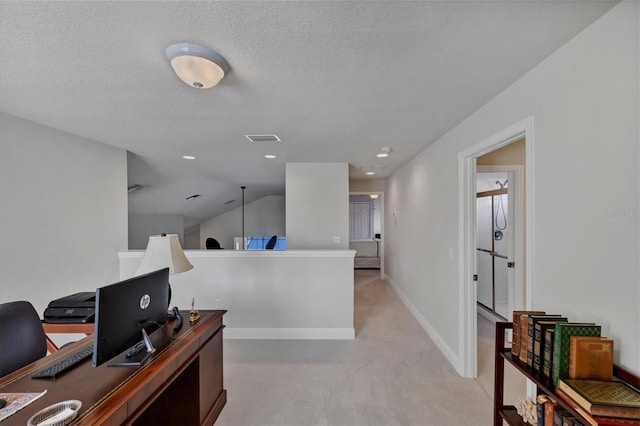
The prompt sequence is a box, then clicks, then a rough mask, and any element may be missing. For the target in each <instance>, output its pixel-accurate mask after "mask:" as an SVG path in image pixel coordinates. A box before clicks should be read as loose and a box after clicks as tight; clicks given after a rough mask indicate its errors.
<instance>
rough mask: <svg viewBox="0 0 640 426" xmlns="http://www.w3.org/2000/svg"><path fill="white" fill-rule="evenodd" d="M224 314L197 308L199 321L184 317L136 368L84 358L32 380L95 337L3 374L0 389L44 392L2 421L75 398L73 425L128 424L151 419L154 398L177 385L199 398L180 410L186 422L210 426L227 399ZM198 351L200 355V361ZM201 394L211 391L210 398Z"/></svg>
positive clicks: (167, 328) (25, 416) (15, 420)
mask: <svg viewBox="0 0 640 426" xmlns="http://www.w3.org/2000/svg"><path fill="white" fill-rule="evenodd" d="M225 312H226V311H201V312H200V315H201V317H200V320H199V321H198V322H196V323H195V324H189V321H188V320H185V323H184V326H183V328H182V330H181V331H180V332H179V333H178V335H177V336H176V337H175V339H174V340H172V341H171V342H170V343H169V344H167V345H166V346H164V347H162V348H160V349H158V350H157V351H156V352H155V353H154V354H153V355H152V357H151V358H150V359H149V360H148V361H147V362H146V363H145V364H144V365H142V366H140V367H110V366H109V365H108V363H107V364H103V365H101V366H99V367H97V368H93V367H91V360H90V359H87V360H85V361H84V362H82V363H81V364H80V365H77V366H75V367H73V368H72V369H70V370H68V371H66V372H65V373H63V374H62V375H61V376H59V377H58V378H57V379H56V380H51V379H31V375H33V374H34V373H35V372H37V371H40V370H42V369H43V368H46V367H47V366H48V365H51V364H53V363H54V362H56V361H58V360H60V359H61V358H64V357H65V356H67V355H68V354H69V353H70V352H73V351H75V350H77V349H80V348H83V347H87V346H90V345H92V344H93V337H92V336H88V337H86V338H84V339H82V340H80V341H78V342H75V343H73V344H71V345H68V346H65V348H64V349H62V350H60V351H57V352H56V353H54V354H52V355H49V356H47V357H44V358H42V359H40V360H38V361H36V362H34V363H32V364H29V365H28V366H26V367H24V368H22V369H20V370H18V371H15V372H13V373H11V374H9V375H7V376H5V377H3V378H1V379H0V392H7V393H11V392H15V393H17V392H42V391H43V390H45V389H46V390H47V393H46V394H45V395H44V396H43V397H41V398H40V399H38V400H36V401H34V402H33V403H31V404H30V405H28V406H27V407H25V408H23V409H22V410H20V411H18V412H17V413H15V414H13V415H12V416H11V417H9V418H8V419H7V420H6V423H7V424H22V425H24V424H26V423H27V420H28V419H29V418H30V417H31V416H32V415H33V414H35V413H36V412H38V411H39V410H41V409H43V408H46V407H48V406H50V405H52V404H55V403H57V402H61V401H66V400H73V399H77V400H80V401H81V402H82V408H81V409H80V413H79V415H78V418H77V419H76V420H75V421H74V423H73V424H103V423H111V424H123V423H128V422H131V421H132V420H134V419H136V418H140V416H142V418H149V417H148V414H146V413H148V412H155V414H156V415H159V413H160V412H161V411H163V410H164V408H163V407H162V404H156V405H158V406H157V407H155V408H154V407H153V405H154V401H156V400H161V399H162V397H163V392H164V391H165V390H167V389H169V388H170V387H174V388H175V387H178V388H179V389H180V390H181V393H183V394H185V398H188V399H189V400H191V399H194V398H195V399H196V400H199V402H200V403H199V405H198V407H191V408H192V409H193V410H192V411H197V413H193V414H189V413H186V414H185V413H182V414H181V415H186V416H187V417H181V421H182V420H184V424H200V423H207V424H213V422H214V421H215V418H216V417H217V415H218V414H219V412H220V410H222V407H223V406H224V403H225V402H226V391H225V390H224V389H223V388H222V329H223V328H224V326H223V325H222V316H223V315H224V313H225ZM183 316H184V317H185V319H188V318H189V313H188V312H184V313H183ZM172 327H173V323H168V324H166V325H165V326H164V329H165V330H164V331H163V330H162V329H160V330H156V331H155V332H154V333H152V335H151V337H152V339H153V338H154V336H156V337H158V336H162V335H163V333H164V332H165V331H166V332H169V333H170V331H171V330H172ZM157 333H158V334H157ZM156 334H157V335H156ZM200 354H204V356H203V357H202V359H200V358H201V357H200ZM194 375H195V379H194V377H193V376H194ZM201 381H202V382H205V381H206V383H205V386H206V389H207V392H200V389H199V382H201ZM212 386H213V387H214V388H215V387H218V388H219V390H218V392H217V394H216V393H215V392H211V391H212V390H213V389H212ZM204 393H209V394H214V395H213V396H211V397H209V396H208V395H204ZM174 394H175V392H172V395H174ZM208 399H210V400H211V401H209V400H208ZM187 408H188V407H187ZM186 411H188V409H187V410H186ZM162 414H163V415H164V413H162ZM144 416H147V417H144ZM189 416H190V417H189ZM173 420H174V421H175V419H173ZM165 421H166V422H169V421H171V420H168V419H166V420H165ZM168 424H169V423H168Z"/></svg>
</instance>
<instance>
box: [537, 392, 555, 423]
mask: <svg viewBox="0 0 640 426" xmlns="http://www.w3.org/2000/svg"><path fill="white" fill-rule="evenodd" d="M551 401H552V402H555V400H554V399H553V398H551V397H550V396H549V395H545V394H541V395H538V396H537V397H536V426H545V424H544V407H545V403H547V402H551Z"/></svg>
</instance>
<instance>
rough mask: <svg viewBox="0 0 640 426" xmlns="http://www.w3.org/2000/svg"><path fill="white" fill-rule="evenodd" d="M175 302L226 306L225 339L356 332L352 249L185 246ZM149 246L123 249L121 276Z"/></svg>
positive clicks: (319, 336)
mask: <svg viewBox="0 0 640 426" xmlns="http://www.w3.org/2000/svg"><path fill="white" fill-rule="evenodd" d="M185 254H186V256H187V258H188V259H189V261H190V262H191V263H192V264H193V269H192V270H190V271H187V272H184V273H181V274H176V275H172V276H171V277H170V281H171V289H172V299H171V306H174V305H176V306H179V307H180V309H185V310H186V309H190V307H191V301H192V299H193V298H195V307H196V309H203V310H204V309H226V310H228V312H227V314H225V317H224V323H225V327H226V328H225V330H224V336H225V338H227V339H229V338H240V339H354V338H355V329H354V322H353V321H354V319H353V309H354V304H353V297H354V291H353V255H354V252H353V251H350V250H281V251H280V250H259V251H258V250H246V251H245V250H238V251H236V250H185ZM142 255H143V252H140V251H138V252H124V253H120V272H121V278H122V279H125V278H129V277H131V276H132V275H133V274H134V272H135V270H136V269H137V267H138V265H139V264H140V261H141V259H142Z"/></svg>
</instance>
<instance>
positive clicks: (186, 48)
mask: <svg viewBox="0 0 640 426" xmlns="http://www.w3.org/2000/svg"><path fill="white" fill-rule="evenodd" d="M164 54H165V56H166V57H167V59H169V61H170V62H171V67H172V68H173V70H174V71H175V72H176V74H177V75H178V77H180V80H182V81H184V82H185V83H187V84H188V85H189V86H191V87H195V88H197V89H209V88H211V87H213V86H215V85H216V84H218V83H219V82H220V80H222V79H223V78H224V76H225V74H226V73H228V72H229V64H228V63H227V61H226V60H225V59H224V58H223V57H222V56H220V55H219V54H218V53H216V52H214V51H213V50H211V49H209V48H207V47H204V46H200V45H197V44H191V43H176V44H172V45H171V46H169V47H167V49H166V50H165V51H164Z"/></svg>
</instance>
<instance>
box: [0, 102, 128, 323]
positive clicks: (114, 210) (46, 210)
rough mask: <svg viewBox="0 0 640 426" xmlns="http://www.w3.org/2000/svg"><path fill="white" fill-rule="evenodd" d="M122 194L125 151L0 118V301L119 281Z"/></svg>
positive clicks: (41, 302) (123, 241)
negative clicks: (0, 290)
mask: <svg viewBox="0 0 640 426" xmlns="http://www.w3.org/2000/svg"><path fill="white" fill-rule="evenodd" d="M126 188H127V155H126V151H124V150H121V149H117V148H113V147H111V146H107V145H104V144H100V143H97V142H94V141H91V140H88V139H85V138H81V137H79V136H75V135H72V134H69V133H64V132H61V131H58V130H55V129H52V128H50V127H45V126H41V125H39V124H36V123H33V122H31V121H27V120H23V119H20V118H17V117H13V116H10V115H7V114H3V113H0V194H1V201H0V289H2V292H1V293H0V301H1V302H8V301H13V300H29V301H30V302H31V303H33V305H34V307H35V308H36V311H38V313H40V314H41V315H42V312H43V311H44V309H45V308H46V306H47V304H48V303H49V302H50V301H51V300H53V299H57V298H59V297H63V296H67V295H69V294H72V293H76V292H79V291H93V290H95V288H96V287H99V286H102V285H105V284H110V283H113V282H116V281H118V279H119V266H118V256H117V254H118V251H121V250H123V249H126V248H127V191H126Z"/></svg>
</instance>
